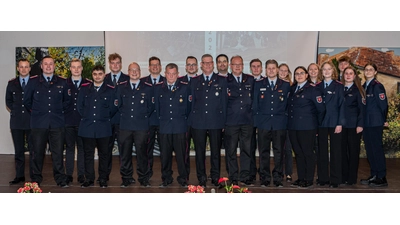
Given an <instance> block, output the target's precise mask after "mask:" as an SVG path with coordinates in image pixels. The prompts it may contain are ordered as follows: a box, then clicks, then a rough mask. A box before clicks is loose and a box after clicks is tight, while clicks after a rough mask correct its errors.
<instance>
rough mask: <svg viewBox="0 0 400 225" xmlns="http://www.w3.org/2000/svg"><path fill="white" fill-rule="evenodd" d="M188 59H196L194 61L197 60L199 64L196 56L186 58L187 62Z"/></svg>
mask: <svg viewBox="0 0 400 225" xmlns="http://www.w3.org/2000/svg"><path fill="white" fill-rule="evenodd" d="M188 59H194V60H196V63H197V58H196V57H194V56H192V55H190V56H188V57H186V61H187V60H188Z"/></svg>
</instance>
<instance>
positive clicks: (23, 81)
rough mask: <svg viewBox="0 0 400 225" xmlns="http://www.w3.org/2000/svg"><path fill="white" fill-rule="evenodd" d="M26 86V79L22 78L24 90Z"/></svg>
mask: <svg viewBox="0 0 400 225" xmlns="http://www.w3.org/2000/svg"><path fill="white" fill-rule="evenodd" d="M25 85H26V83H25V78H22V84H21V87H22V90H24V89H25Z"/></svg>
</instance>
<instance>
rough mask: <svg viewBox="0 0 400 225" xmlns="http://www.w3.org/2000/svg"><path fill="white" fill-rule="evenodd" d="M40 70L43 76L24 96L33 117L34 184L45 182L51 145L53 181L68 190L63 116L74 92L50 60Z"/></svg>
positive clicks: (27, 89) (32, 82)
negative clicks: (45, 155) (56, 72)
mask: <svg viewBox="0 0 400 225" xmlns="http://www.w3.org/2000/svg"><path fill="white" fill-rule="evenodd" d="M41 68H42V71H43V74H42V75H41V76H38V77H37V78H31V79H30V80H29V83H30V84H29V85H28V86H26V91H25V95H24V105H25V107H26V109H27V110H28V112H30V114H31V138H32V144H33V156H32V164H33V165H32V181H34V182H37V183H38V184H39V185H40V183H42V181H43V176H42V169H43V160H44V154H45V149H46V145H47V142H48V141H49V144H50V150H51V158H52V161H53V175H54V180H55V181H56V183H57V185H58V186H60V187H63V188H64V187H68V184H67V180H66V176H65V171H64V162H63V158H64V157H63V152H64V139H65V119H64V112H65V110H66V109H67V107H68V105H69V104H70V94H71V92H70V90H69V89H68V86H67V83H66V81H65V79H64V78H61V77H59V76H57V75H55V74H54V69H55V64H54V59H53V58H52V57H51V56H45V57H44V58H43V60H42V62H41Z"/></svg>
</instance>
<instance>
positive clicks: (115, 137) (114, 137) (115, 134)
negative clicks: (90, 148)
mask: <svg viewBox="0 0 400 225" xmlns="http://www.w3.org/2000/svg"><path fill="white" fill-rule="evenodd" d="M117 113H118V112H117ZM111 127H112V131H111V132H112V133H111V137H110V138H109V140H108V144H107V145H108V164H107V172H108V174H110V173H111V170H112V156H113V155H112V152H113V148H114V144H115V141H117V146H118V151H119V150H120V149H121V145H120V142H119V139H118V137H119V124H112V125H111ZM99 157H100V156H99ZM108 180H109V177H107V181H108Z"/></svg>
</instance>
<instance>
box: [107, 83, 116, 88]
mask: <svg viewBox="0 0 400 225" xmlns="http://www.w3.org/2000/svg"><path fill="white" fill-rule="evenodd" d="M107 87H110V88H112V89H114V88H115V87H114V86H112V85H109V84H107Z"/></svg>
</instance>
